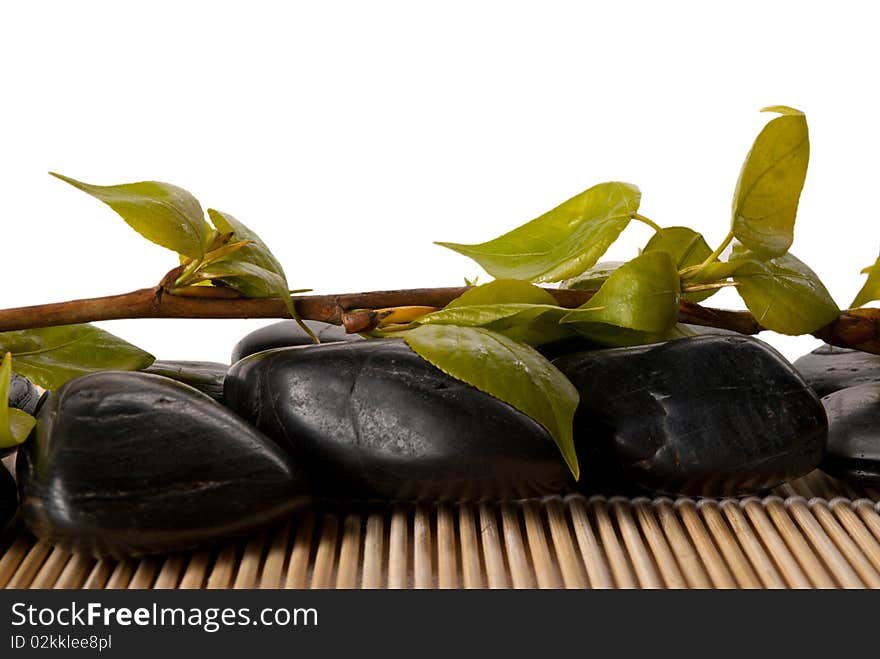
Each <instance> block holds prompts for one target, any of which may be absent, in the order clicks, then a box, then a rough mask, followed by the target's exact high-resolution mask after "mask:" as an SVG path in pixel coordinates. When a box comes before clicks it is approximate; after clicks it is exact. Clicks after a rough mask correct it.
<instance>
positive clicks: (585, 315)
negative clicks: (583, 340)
mask: <svg viewBox="0 0 880 659" xmlns="http://www.w3.org/2000/svg"><path fill="white" fill-rule="evenodd" d="M680 292H681V289H680V285H679V279H678V271H677V270H676V268H675V265H674V264H673V263H672V259H671V258H670V256H669V254H667V253H666V252H646V253H644V254H641V255H640V256H637V257H636V258H634V259H633V260H631V261H629V262H627V263H625V264H624V265H622V266H621V267H620V268H618V269H617V270H616V271H614V273H612V274H611V276H610V277H608V280H607V281H606V282H605V283H604V284H603V285H602V288H600V289H599V291H598V292H597V293H596V294H595V295H594V296H593V297H592V298H590V300H589V301H587V303H586V304H583V305H581V306H580V307H578V308H577V309H575V310H573V311H571V312H569V313H568V314H567V315H566V316H564V317H563V318H562V322H563V323H606V324H609V325H616V326H618V327H626V328H629V329H634V330H642V331H645V332H664V331H666V330H669V329H670V328H672V327H673V326H674V325H675V323H676V320H677V319H678V302H679V297H680Z"/></svg>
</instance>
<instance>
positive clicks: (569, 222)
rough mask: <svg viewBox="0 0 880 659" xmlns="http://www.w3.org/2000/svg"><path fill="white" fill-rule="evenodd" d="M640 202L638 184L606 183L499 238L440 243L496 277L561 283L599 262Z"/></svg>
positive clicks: (439, 243)
mask: <svg viewBox="0 0 880 659" xmlns="http://www.w3.org/2000/svg"><path fill="white" fill-rule="evenodd" d="M640 200H641V193H640V192H639V189H638V188H637V187H636V186H634V185H631V184H629V183H616V182H615V183H601V184H599V185H596V186H594V187H592V188H590V189H589V190H586V191H585V192H582V193H581V194H579V195H577V196H576V197H572V198H571V199H569V200H568V201H566V202H564V203H563V204H561V205H559V206H557V207H556V208H554V209H553V210H551V211H549V212H548V213H545V214H544V215H542V216H540V217H539V218H537V219H534V220H532V221H531V222H528V223H527V224H524V225H522V226H521V227H519V228H517V229H514V230H513V231H510V232H508V233H506V234H504V235H503V236H499V237H498V238H495V239H494V240H490V241H488V242H485V243H480V244H478V245H462V244H458V243H443V242H438V243H437V244H438V245H442V246H443V247H448V248H449V249H452V250H455V251H456V252H459V253H460V254H464V255H465V256H468V257H470V258H472V259H474V260H475V261H476V262H477V263H479V264H480V265H481V266H483V269H484V270H486V272H488V273H489V274H491V275H492V276H494V277H505V278H510V279H525V280H528V281H534V282H546V281H561V280H563V279H568V278H571V277H575V276H576V275H579V274H580V273H582V272H583V271H584V270H586V269H587V268H589V267H591V266H592V265H594V264H595V263H596V261H598V260H599V257H601V256H602V254H604V253H605V251H606V250H607V249H608V247H609V246H610V245H611V244H612V243H613V242H614V241H615V240H617V237H618V236H619V235H620V233H621V232H622V231H623V230H624V229H625V228H626V226H627V224H629V222H630V219H631V217H632V214H633V213H635V212H636V211H637V210H638V208H639V202H640Z"/></svg>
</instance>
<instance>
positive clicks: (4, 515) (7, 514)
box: [0, 464, 18, 531]
mask: <svg viewBox="0 0 880 659" xmlns="http://www.w3.org/2000/svg"><path fill="white" fill-rule="evenodd" d="M17 508H18V489H17V488H16V486H15V479H14V478H13V477H12V474H10V473H9V471H8V470H7V469H6V467H4V466H3V465H2V464H0V531H2V530H3V529H4V528H5V527H6V525H7V524H8V523H9V520H11V519H12V518H13V517H15V511H16V509H17Z"/></svg>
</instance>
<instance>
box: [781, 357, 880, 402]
mask: <svg viewBox="0 0 880 659" xmlns="http://www.w3.org/2000/svg"><path fill="white" fill-rule="evenodd" d="M794 367H795V368H796V369H797V370H798V372H799V373H800V374H801V375H802V376H803V377H804V380H806V381H807V384H809V385H810V386H811V387H812V388H813V391H815V392H816V394H817V395H818V396H820V397H822V396H827V395H828V394H833V393H834V392H835V391H840V390H841V389H846V388H847V387H857V386H859V385H862V384H871V383H880V355H872V354H870V353H867V352H862V351H861V350H850V349H848V348H836V347H834V346H829V345H823V346H820V347H818V348H816V349H815V350H813V352H811V353H809V354H806V355H804V356H803V357H801V358H799V359H798V360H797V361H795V363H794Z"/></svg>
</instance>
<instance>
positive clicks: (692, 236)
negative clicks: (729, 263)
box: [642, 227, 716, 302]
mask: <svg viewBox="0 0 880 659" xmlns="http://www.w3.org/2000/svg"><path fill="white" fill-rule="evenodd" d="M642 252H666V253H667V254H669V256H670V257H671V258H672V263H673V265H675V269H676V270H682V269H684V268H688V267H691V266H695V265H700V264H701V263H703V262H704V261H705V260H706V259H707V258H709V256H711V254H712V248H711V247H709V245H708V243H706V239H705V238H703V236H702V234H699V233H697V232H696V231H693V230H692V229H688V228H687V227H666V228H664V229H661V230H660V231H657V232H656V233H655V234H654V235H653V236H651V240H649V241H648V244H647V245H645V249H643V250H642ZM715 293H716V291H714V290H710V291H700V292H695V293H683V294H682V296H681V297H682V298H683V299H685V300H688V301H689V302H702V301H703V300H705V299H707V298H710V297H712V296H713V295H714V294H715Z"/></svg>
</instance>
